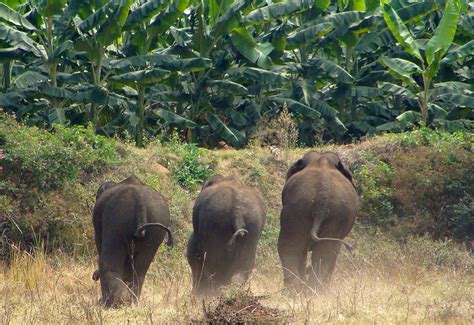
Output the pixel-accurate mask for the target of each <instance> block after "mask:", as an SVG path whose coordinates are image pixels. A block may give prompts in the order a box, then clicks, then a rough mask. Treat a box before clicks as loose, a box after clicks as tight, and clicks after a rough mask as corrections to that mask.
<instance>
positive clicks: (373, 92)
mask: <svg viewBox="0 0 474 325" xmlns="http://www.w3.org/2000/svg"><path fill="white" fill-rule="evenodd" d="M381 94H382V92H381V91H380V89H379V88H376V87H367V86H355V87H352V88H351V96H352V97H355V98H359V97H361V98H362V97H366V98H371V97H376V96H380V95H381Z"/></svg>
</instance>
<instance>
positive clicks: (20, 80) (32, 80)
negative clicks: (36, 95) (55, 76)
mask: <svg viewBox="0 0 474 325" xmlns="http://www.w3.org/2000/svg"><path fill="white" fill-rule="evenodd" d="M43 81H48V77H47V76H45V75H42V74H41V73H38V72H36V71H26V72H23V73H22V74H20V75H19V76H17V77H16V78H15V81H14V83H15V85H16V86H17V87H18V88H30V87H33V86H36V85H37V84H38V83H40V82H43Z"/></svg>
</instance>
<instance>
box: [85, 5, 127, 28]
mask: <svg viewBox="0 0 474 325" xmlns="http://www.w3.org/2000/svg"><path fill="white" fill-rule="evenodd" d="M119 5H120V3H119V2H118V1H110V2H108V3H107V4H106V5H104V6H102V7H101V8H100V9H99V10H97V11H96V12H94V13H92V14H91V15H90V16H89V17H87V18H86V19H85V20H83V21H82V22H81V23H80V24H79V26H78V29H79V31H80V32H81V33H82V34H85V33H87V32H89V31H91V30H92V29H93V28H96V27H100V25H102V24H104V23H107V22H108V21H110V19H111V18H112V17H114V16H115V13H116V11H117V10H118V7H119Z"/></svg>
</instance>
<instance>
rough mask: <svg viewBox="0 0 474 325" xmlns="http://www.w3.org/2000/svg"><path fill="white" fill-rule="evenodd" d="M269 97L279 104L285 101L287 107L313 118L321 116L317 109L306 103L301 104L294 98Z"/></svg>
mask: <svg viewBox="0 0 474 325" xmlns="http://www.w3.org/2000/svg"><path fill="white" fill-rule="evenodd" d="M269 99H270V100H271V101H273V102H276V103H278V104H280V105H284V104H285V103H286V105H288V109H289V110H290V111H292V112H294V113H298V114H301V115H303V116H306V117H309V118H312V119H315V120H316V119H319V118H320V117H321V114H320V113H319V112H318V111H317V110H315V109H313V108H311V107H309V106H308V105H305V104H302V103H300V102H298V101H296V100H294V99H291V98H284V97H278V96H272V97H270V98H269Z"/></svg>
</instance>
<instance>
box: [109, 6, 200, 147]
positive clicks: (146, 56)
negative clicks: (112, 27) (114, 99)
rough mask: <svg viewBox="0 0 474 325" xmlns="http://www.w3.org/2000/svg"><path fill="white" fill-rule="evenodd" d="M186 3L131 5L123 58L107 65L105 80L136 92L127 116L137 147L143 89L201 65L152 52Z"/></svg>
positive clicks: (143, 105)
mask: <svg viewBox="0 0 474 325" xmlns="http://www.w3.org/2000/svg"><path fill="white" fill-rule="evenodd" d="M189 3H190V1H189V0H174V1H171V2H169V1H159V0H149V1H140V2H137V3H136V4H135V6H134V7H133V8H132V10H131V11H130V14H129V15H128V18H127V19H126V21H125V24H124V25H123V31H124V35H123V41H122V44H121V51H122V53H123V54H124V55H126V56H127V58H124V59H119V60H115V61H112V65H111V67H112V68H115V69H116V72H117V73H116V75H114V76H112V77H110V78H109V79H110V81H112V82H114V83H116V84H117V83H118V84H120V85H128V86H132V87H133V88H134V89H135V90H136V92H137V96H136V100H135V101H134V106H135V107H136V110H135V112H133V113H132V114H129V116H131V117H132V118H131V119H130V121H131V122H132V126H133V127H135V132H134V133H135V143H136V145H137V146H139V147H142V146H143V130H144V127H145V108H146V103H145V93H146V91H147V89H148V88H149V87H150V86H152V85H154V84H157V83H161V82H163V81H164V80H166V79H168V78H170V77H171V74H172V73H173V74H174V75H176V74H177V71H179V69H183V71H182V72H184V70H185V69H184V68H185V67H186V68H187V69H200V68H201V67H202V66H203V62H201V61H199V62H197V61H194V62H193V63H195V64H194V65H193V63H190V62H183V61H178V59H179V58H177V57H173V56H166V55H160V54H158V53H156V52H153V51H156V50H157V48H158V46H159V43H158V39H159V38H160V37H163V38H165V37H166V32H167V31H168V30H169V29H170V27H171V26H172V25H173V24H174V23H175V21H176V20H177V19H178V18H180V17H181V16H182V15H183V13H184V11H185V10H186V9H187V8H188V6H189ZM171 62H174V64H172V63H171ZM134 118H135V119H134ZM133 121H136V122H133Z"/></svg>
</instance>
